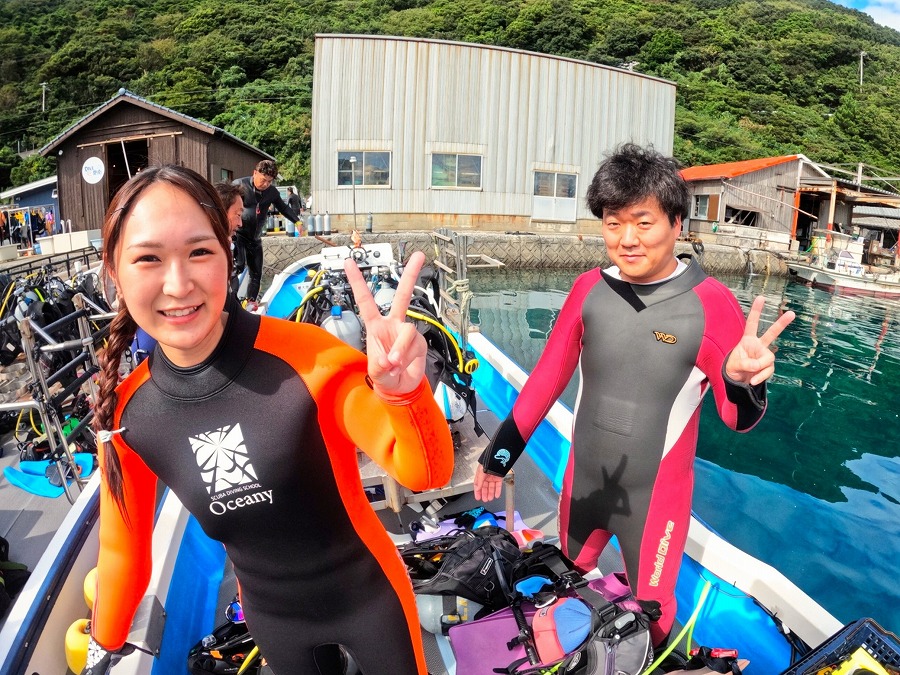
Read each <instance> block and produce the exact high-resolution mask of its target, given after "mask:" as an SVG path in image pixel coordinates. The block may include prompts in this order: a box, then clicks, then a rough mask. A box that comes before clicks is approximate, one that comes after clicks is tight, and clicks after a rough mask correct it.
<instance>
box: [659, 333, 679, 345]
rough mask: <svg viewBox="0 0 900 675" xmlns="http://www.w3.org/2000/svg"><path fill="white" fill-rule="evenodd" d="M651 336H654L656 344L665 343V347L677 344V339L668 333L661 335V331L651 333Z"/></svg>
mask: <svg viewBox="0 0 900 675" xmlns="http://www.w3.org/2000/svg"><path fill="white" fill-rule="evenodd" d="M653 335H655V336H656V340H657V342H665V343H666V344H667V345H674V344H675V343H676V342H678V338H677V337H675V336H674V335H671V334H669V333H663V332H662V331H661V330H655V331H653Z"/></svg>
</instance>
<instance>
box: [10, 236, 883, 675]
mask: <svg viewBox="0 0 900 675" xmlns="http://www.w3.org/2000/svg"><path fill="white" fill-rule="evenodd" d="M446 243H447V242H444V244H446ZM385 246H386V245H383V244H366V245H364V246H363V245H354V246H352V247H326V248H324V249H323V250H322V252H321V253H320V254H318V255H315V256H309V257H308V258H304V259H303V260H301V261H297V263H295V264H294V265H291V266H290V267H289V268H287V269H286V270H285V271H284V272H282V273H281V274H279V275H278V277H276V279H275V280H274V281H273V283H272V286H271V287H270V289H269V291H268V292H267V293H266V294H265V295H264V297H263V300H262V302H261V306H262V308H263V311H268V312H269V313H271V314H273V315H276V316H281V317H282V318H285V319H289V320H298V319H299V320H303V317H304V315H306V316H307V318H311V317H313V316H314V315H315V314H316V313H318V312H320V311H322V310H323V309H325V308H327V309H328V312H327V317H329V318H332V319H333V321H332V322H330V323H327V322H325V321H324V320H323V321H322V323H324V324H325V325H324V327H325V328H326V329H330V330H332V331H333V332H334V333H335V334H338V335H341V336H343V337H344V338H346V339H347V340H348V341H356V340H358V339H359V338H360V335H359V334H358V333H357V329H358V328H359V327H358V325H357V324H356V323H355V322H354V319H353V318H350V317H349V314H351V313H352V301H351V300H350V299H349V297H348V296H347V293H348V290H347V288H346V287H345V285H344V283H343V282H344V281H345V280H343V281H342V280H341V274H342V273H341V271H340V270H341V269H342V267H343V261H344V259H345V258H347V257H351V258H353V259H355V260H356V261H357V263H358V264H359V265H360V267H361V268H362V269H363V270H364V273H365V274H366V276H367V278H368V280H369V283H370V285H371V286H372V288H373V292H374V295H375V297H376V301H377V302H379V303H381V304H384V306H388V305H389V304H390V295H391V288H392V286H393V285H394V284H395V283H396V279H397V278H398V276H399V271H400V270H401V268H402V260H403V255H402V254H399V253H398V254H397V255H395V254H394V252H393V251H392V250H391V249H390V246H387V247H385ZM446 248H448V247H447V246H444V245H441V246H439V247H438V249H439V250H438V255H437V256H436V257H435V266H436V268H437V269H438V270H439V271H441V273H442V274H439V275H438V276H439V277H444V276H446V275H449V276H450V277H451V279H452V281H453V282H454V283H451V284H450V286H452V287H453V288H455V289H457V290H459V289H460V288H462V289H465V285H464V284H460V283H458V282H459V281H460V280H461V279H462V278H464V276H465V275H464V272H465V265H464V261H465V260H466V255H465V245H464V242H463V241H461V240H460V239H456V238H451V239H450V246H449V248H453V249H455V253H456V255H455V258H456V260H457V262H459V263H460V264H459V265H458V266H454V265H452V264H448V259H447V258H446V256H445V255H444V253H443V251H444V249H446ZM460 252H462V254H461V255H460ZM445 268H446V269H445ZM445 282H446V279H443V278H441V279H439V280H437V281H435V282H434V284H433V285H432V281H431V278H430V277H428V276H426V277H423V280H422V283H420V285H419V288H418V292H419V293H420V294H421V295H422V296H423V302H422V304H421V305H416V304H415V303H414V304H413V305H412V306H411V308H412V309H411V311H412V312H413V313H414V314H418V315H419V316H428V318H431V316H430V315H428V314H427V311H426V309H425V308H426V307H427V306H428V305H427V303H436V304H437V307H438V311H437V314H438V316H439V319H438V323H440V324H441V327H440V328H438V327H436V326H433V325H432V324H431V323H429V322H428V321H425V320H424V319H421V318H418V317H416V316H413V317H412V318H413V320H416V321H419V322H422V323H423V324H425V325H427V326H429V327H431V328H434V329H435V331H436V332H437V334H438V335H440V336H443V338H447V336H448V335H450V336H452V340H450V339H449V338H448V339H447V342H446V344H445V348H444V351H445V352H446V353H448V354H450V355H451V358H449V359H448V361H449V362H450V367H448V368H446V369H445V371H446V372H445V373H444V374H443V375H442V376H440V377H438V380H440V381H442V382H444V388H443V390H441V389H440V388H439V387H435V389H436V392H437V393H436V396H437V398H438V401H439V402H443V403H444V404H445V413H446V414H447V417H448V421H449V422H450V423H451V425H456V427H455V429H456V430H457V431H458V433H459V434H461V435H463V436H465V438H464V439H463V440H462V441H461V442H460V443H459V453H460V454H458V455H457V473H456V474H455V475H454V479H453V481H451V485H448V486H447V487H446V488H444V489H441V490H435V491H429V492H428V493H409V492H404V491H397V492H396V493H395V494H393V495H391V492H392V490H393V488H392V487H391V486H389V485H387V484H385V483H384V481H383V477H381V476H378V475H376V474H372V475H370V476H369V477H368V478H367V477H366V473H365V472H366V467H361V473H362V474H363V480H364V485H371V486H373V498H372V500H371V502H372V505H373V508H376V509H380V510H379V514H380V515H383V516H384V517H383V518H382V520H383V522H385V524H386V527H387V528H388V530H389V531H390V532H391V533H392V535H393V536H394V538H395V540H396V541H397V543H398V544H403V543H405V542H407V541H409V540H410V536H409V529H408V527H407V526H408V524H409V522H412V520H414V519H415V518H417V517H419V516H420V515H421V514H422V513H423V510H424V511H426V512H427V508H425V506H426V505H427V506H428V507H429V508H431V509H432V511H431V512H429V513H428V515H429V517H432V518H435V517H438V516H439V515H440V511H439V510H435V509H437V508H439V507H436V506H435V505H439V504H441V503H442V502H444V501H446V500H447V499H448V498H449V497H451V496H454V497H455V500H454V501H452V502H450V504H449V505H448V506H446V507H445V508H448V509H450V510H458V509H460V508H465V507H466V500H471V499H473V498H472V496H471V494H470V490H471V479H472V469H473V461H474V457H475V456H477V454H479V452H480V448H483V447H484V443H485V442H486V440H485V437H486V436H487V435H488V434H489V433H490V432H491V431H492V430H493V429H494V428H495V427H496V425H497V424H498V421H499V420H500V419H503V418H504V417H505V416H506V415H507V414H508V412H509V410H510V409H511V406H512V403H513V401H514V400H515V397H516V393H517V391H519V390H520V389H521V387H522V385H523V384H524V382H525V379H526V378H527V374H526V373H525V371H524V370H523V369H522V368H521V367H519V366H518V365H517V364H516V363H514V362H513V361H512V360H511V359H510V358H509V357H508V356H507V355H506V354H504V353H503V351H502V350H501V349H500V348H499V347H497V346H496V345H495V344H494V343H492V342H491V341H490V339H489V336H485V335H482V334H480V333H479V332H477V330H474V329H473V330H469V329H468V327H467V326H466V324H465V321H463V329H464V330H463V332H462V333H461V332H460V331H459V328H460V326H459V319H460V309H462V310H463V311H462V314H463V315H464V314H465V313H466V311H465V310H466V303H465V299H464V297H460V296H459V295H457V296H456V297H455V298H454V297H451V296H453V293H451V292H448V286H447V285H446V283H445ZM462 295H463V296H464V295H465V290H463V291H462ZM445 299H446V300H447V302H445ZM454 301H455V302H454ZM448 303H449V305H450V306H449V307H447V306H446V305H447V304H448ZM334 307H337V309H331V308H334ZM454 313H455V319H453V318H450V319H448V317H453V315H454ZM345 314H348V316H345ZM345 320H348V323H347V324H341V325H339V326H335V325H333V324H336V323H337V322H339V321H345ZM424 329H425V326H424V325H423V330H424ZM443 338H442V339H443ZM447 373H449V376H448V375H447ZM461 374H463V375H470V376H471V377H470V379H467V378H465V377H461ZM467 388H471V389H473V390H474V392H475V395H476V397H477V404H476V403H475V402H474V401H471V400H469V399H467V394H466V393H465V390H466V389H467ZM476 410H477V413H478V421H477V422H476V423H474V424H473V423H472V420H473V419H474V413H475V411H476ZM481 427H484V429H485V430H486V431H487V432H488V434H485V435H484V436H479V435H478V434H477V431H476V429H480V428H481ZM571 429H572V413H571V411H569V410H568V409H567V408H566V407H565V406H563V405H562V404H560V403H556V404H555V405H554V406H553V408H552V409H551V411H550V413H549V414H548V416H547V418H546V419H545V420H544V422H543V423H542V424H541V425H540V427H539V429H538V430H537V431H536V433H535V434H534V436H533V438H532V439H531V441H530V443H529V446H528V451H527V454H526V456H524V457H523V458H522V459H521V460H520V461H519V462H518V463H517V465H516V476H515V479H514V480H515V482H516V483H517V485H518V486H519V489H518V490H516V491H515V493H514V500H515V509H516V510H517V511H518V512H519V514H520V517H521V519H522V520H523V521H524V522H525V523H527V524H528V525H529V526H531V527H535V528H540V529H542V530H543V531H544V534H545V536H548V537H552V536H553V535H555V534H556V533H555V532H554V527H555V525H554V522H555V513H554V512H555V508H556V499H555V498H556V493H557V491H558V490H559V488H560V485H561V482H562V476H563V471H564V465H563V461H564V458H565V457H566V455H567V447H568V444H569V443H570V442H571V437H570V431H571ZM366 481H370V482H369V483H367V482H366ZM379 484H380V486H381V487H382V488H384V490H383V492H379V491H378V490H375V489H374V488H375V487H378V486H379ZM523 486H527V489H522V487H523ZM98 487H99V483H98V479H97V477H94V478H93V479H92V480H91V481H90V482H89V483H88V484H87V486H86V488H85V490H84V491H83V492H82V494H81V495H80V497H79V498H78V499H77V501H76V502H75V504H74V506H73V508H72V509H71V510H70V511H69V513H68V514H67V516H66V518H65V520H64V522H63V523H62V525H61V527H60V528H59V531H58V532H57V534H56V535H55V536H54V538H53V540H52V541H51V543H50V546H49V547H48V549H47V551H46V553H45V555H44V556H43V558H42V559H41V560H40V562H39V563H38V565H37V566H36V567H35V569H34V572H33V574H32V577H31V579H30V580H29V582H28V584H27V585H26V587H25V589H24V590H23V592H22V593H21V595H20V596H19V598H18V600H17V602H16V603H15V605H14V606H13V608H12V610H11V612H10V613H9V615H8V616H7V619H6V621H5V623H4V624H3V626H2V630H0V675H32V674H34V673H39V674H41V675H44V674H49V673H63V672H66V670H67V667H68V664H67V662H66V651H65V649H64V643H65V641H66V635H67V631H68V632H69V633H70V635H71V631H72V630H75V632H76V633H77V631H78V630H80V629H81V630H82V634H83V627H84V621H85V620H86V619H87V618H88V616H89V610H88V606H87V603H86V602H85V598H84V579H85V578H86V576H87V575H88V573H89V572H90V570H91V568H92V567H93V565H94V564H95V562H96V558H97V551H98V548H99V544H98V540H97V528H98V522H97V519H98V511H99V506H98ZM501 508H502V507H501ZM407 521H409V522H407ZM153 550H154V571H153V577H152V580H151V584H150V586H149V588H148V590H147V594H146V596H145V598H144V601H143V603H142V604H141V608H140V609H139V612H138V616H137V618H136V620H135V622H134V625H133V630H132V633H131V635H130V636H129V641H130V642H133V643H135V644H138V645H141V646H143V647H145V648H147V650H148V652H149V653H143V652H135V653H133V654H131V655H129V656H128V657H126V658H124V659H123V660H122V661H121V662H120V663H119V664H118V665H117V666H116V668H115V672H116V674H117V675H125V674H134V675H148V674H152V675H163V674H164V675H172V674H175V673H185V672H187V666H186V656H187V654H188V651H189V650H190V648H191V647H192V646H193V645H194V644H195V643H196V642H197V641H198V640H200V639H201V638H202V637H203V636H205V635H208V634H209V633H211V631H212V630H213V628H214V627H215V626H216V625H218V624H219V623H220V622H221V619H222V609H223V606H224V605H227V601H228V600H230V596H231V594H233V592H234V591H233V589H234V586H233V583H230V582H229V580H228V575H227V569H228V566H227V563H226V560H225V555H224V551H223V549H222V547H221V545H219V544H218V543H217V542H214V541H212V540H210V539H209V538H207V537H206V535H205V534H204V533H203V532H202V530H201V529H200V527H199V526H198V525H197V523H196V521H195V520H194V519H193V518H192V517H191V516H190V515H189V514H188V513H187V512H186V510H185V509H184V507H183V506H182V505H181V504H180V502H179V501H178V499H177V498H176V497H175V495H173V494H171V493H170V492H168V491H166V492H165V493H164V494H163V495H162V496H161V498H160V503H159V508H158V513H157V519H156V526H155V529H154V540H153ZM232 581H233V579H232ZM676 593H677V598H678V604H679V612H678V617H677V621H678V623H679V624H680V625H682V626H687V625H690V626H692V630H693V641H694V642H695V643H697V644H703V645H710V646H721V647H728V648H732V649H736V650H738V652H739V654H740V655H741V657H742V658H747V659H749V661H750V665H749V666H748V667H747V669H746V670H745V671H744V672H746V673H749V674H750V675H774V674H776V673H791V675H793V673H797V674H798V675H800V674H801V673H803V674H805V673H808V672H818V671H808V670H801V669H797V666H796V662H797V661H798V659H800V658H801V656H802V655H803V653H804V652H805V651H807V647H816V646H818V645H822V647H820V649H826V650H828V655H827V656H828V658H832V659H834V658H837V655H838V654H840V655H841V658H843V654H842V653H841V652H840V650H841V649H844V650H846V649H847V646H846V645H845V642H847V640H844V639H843V638H842V637H841V636H842V635H844V634H845V633H847V631H848V630H850V628H852V627H844V626H843V625H842V624H841V623H840V622H839V621H838V620H837V619H836V618H835V617H834V616H832V615H831V614H829V613H828V612H827V611H826V610H825V609H823V608H822V607H821V606H820V605H819V604H818V603H816V602H815V601H814V600H813V599H812V598H810V597H809V596H808V595H807V594H805V593H804V592H803V591H802V590H800V589H799V588H798V587H797V586H796V585H795V584H793V583H792V582H791V581H790V580H788V579H787V578H785V577H784V576H783V575H782V574H780V573H779V572H778V571H777V570H775V569H773V568H772V567H771V566H769V565H766V564H764V563H762V562H760V561H759V560H757V559H755V558H753V557H751V556H749V555H748V554H746V553H744V552H742V551H740V550H738V549H737V548H735V547H734V546H732V545H730V544H729V543H728V542H727V541H726V539H725V538H723V537H722V536H720V534H719V533H716V532H714V531H712V530H711V529H710V528H709V527H708V526H706V525H705V524H704V523H703V522H701V521H700V520H699V519H697V518H693V519H692V522H691V526H690V531H689V535H688V543H687V549H686V552H685V556H684V561H683V566H682V572H681V574H680V577H679V580H678V587H677V591H676ZM694 615H696V616H695V618H693V619H692V616H694ZM697 617H699V618H697ZM866 625H867V626H868V625H869V624H866ZM73 627H74V628H73ZM854 630H857V629H854ZM842 631H843V633H842ZM857 632H858V630H857ZM857 632H854V633H853V635H857ZM847 635H849V633H847ZM75 637H76V638H78V636H77V635H76V636H75ZM891 637H892V636H890V635H888V636H887V637H886V638H885V641H886V643H887V644H888V649H887V652H888V655H887V656H886V657H882V658H886V659H889V660H887V661H884V663H888V664H890V665H891V666H892V667H894V668H895V669H896V668H897V667H900V651H896V650H893V645H894V644H895V641H896V639H895V638H894V642H891ZM423 638H424V639H425V641H426V652H427V654H428V659H429V670H430V672H432V673H433V674H434V675H445V674H446V675H454V674H456V673H457V670H456V661H455V658H454V655H453V651H452V648H451V645H450V644H449V642H448V640H447V638H446V637H445V636H443V635H440V634H438V635H434V634H432V633H430V632H427V631H423ZM836 641H837V642H836ZM816 653H817V652H816V651H813V652H810V653H809V654H807V655H806V656H805V657H803V660H802V661H800V663H801V664H803V663H807V662H809V659H810V654H813V655H814V654H816ZM792 664H794V665H792ZM348 672H350V671H348ZM458 675H466V674H465V673H462V672H460V673H458Z"/></svg>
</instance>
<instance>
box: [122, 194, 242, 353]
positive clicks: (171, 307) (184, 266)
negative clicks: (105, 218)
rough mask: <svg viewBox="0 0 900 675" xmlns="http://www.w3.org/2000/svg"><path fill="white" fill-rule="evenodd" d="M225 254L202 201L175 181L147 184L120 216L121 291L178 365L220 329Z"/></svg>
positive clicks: (207, 349)
mask: <svg viewBox="0 0 900 675" xmlns="http://www.w3.org/2000/svg"><path fill="white" fill-rule="evenodd" d="M228 255H229V253H227V252H226V251H225V250H224V249H223V248H222V246H221V244H220V243H219V240H218V239H217V238H216V234H215V232H214V231H213V226H212V223H211V222H210V219H209V216H208V214H207V211H206V209H205V208H204V207H202V206H200V204H198V203H197V201H196V200H194V199H193V198H191V197H190V196H189V195H188V194H187V193H186V192H184V191H183V190H181V189H179V188H177V187H175V186H173V185H170V184H167V183H157V184H154V185H151V186H150V187H149V188H147V190H146V191H145V192H144V193H143V194H142V195H141V196H140V198H139V199H138V200H137V202H136V203H135V205H134V207H133V208H132V210H131V213H129V214H128V216H127V217H126V218H125V221H124V224H123V230H122V235H121V240H120V241H119V244H118V246H117V248H116V256H115V272H114V274H113V276H114V278H115V280H116V286H117V289H118V292H119V296H120V297H124V300H125V304H126V306H127V307H128V311H129V312H130V314H131V316H132V318H133V319H134V321H135V322H136V323H137V325H138V326H140V327H141V328H143V329H144V330H145V331H146V332H147V333H149V334H150V336H152V337H153V338H155V339H156V340H157V341H158V342H159V344H160V346H161V347H162V350H163V352H164V353H165V355H166V356H167V357H168V358H169V360H171V361H172V362H173V363H174V364H175V365H178V366H192V365H196V364H197V363H200V362H201V361H203V360H204V359H205V358H206V357H207V356H209V355H210V354H211V353H212V351H213V349H215V346H216V345H217V344H218V342H219V338H220V337H221V336H222V332H223V330H224V320H223V314H222V312H223V309H224V307H225V299H226V293H227V280H228Z"/></svg>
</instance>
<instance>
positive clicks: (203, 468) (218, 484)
mask: <svg viewBox="0 0 900 675" xmlns="http://www.w3.org/2000/svg"><path fill="white" fill-rule="evenodd" d="M189 440H190V442H191V448H192V449H193V451H194V459H196V460H197V466H199V467H200V475H201V476H202V477H203V480H205V481H206V483H207V485H206V489H207V491H208V492H209V494H216V493H219V492H224V491H225V490H228V489H229V488H234V487H238V486H239V485H246V484H247V483H253V482H256V480H257V478H256V471H255V470H254V469H253V465H252V464H251V463H250V458H249V457H248V456H247V446H246V445H244V434H243V433H241V425H240V424H235V425H232V426H227V427H222V428H221V429H216V430H215V431H209V432H207V433H205V434H200V435H199V436H191V437H190V439H189Z"/></svg>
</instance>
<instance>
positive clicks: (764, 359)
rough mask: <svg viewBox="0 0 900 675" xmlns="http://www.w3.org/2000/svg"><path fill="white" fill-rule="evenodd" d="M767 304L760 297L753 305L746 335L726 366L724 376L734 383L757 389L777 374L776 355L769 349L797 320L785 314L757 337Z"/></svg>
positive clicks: (792, 314)
mask: <svg viewBox="0 0 900 675" xmlns="http://www.w3.org/2000/svg"><path fill="white" fill-rule="evenodd" d="M765 304H766V299H765V298H764V297H763V296H761V295H760V296H758V297H757V298H756V299H755V300H754V301H753V306H752V307H750V313H749V314H747V325H746V326H744V335H743V337H741V341H740V342H738V343H737V346H736V347H735V348H734V349H733V350H731V354H729V356H728V361H727V362H726V363H725V374H726V375H728V377H730V378H731V379H732V380H734V381H735V382H743V383H744V384H750V385H757V384H760V383H761V382H765V381H766V380H768V379H769V378H770V377H772V373H774V372H775V352H773V351H772V350H771V349H769V345H771V344H772V341H773V340H775V338H777V337H778V336H779V335H780V334H781V331H783V330H784V329H785V328H787V327H788V325H789V324H790V323H791V321H793V320H794V316H795V314H794V313H793V312H785V313H784V314H782V315H781V316H780V317H778V320H777V321H775V323H773V324H772V325H771V326H769V328H768V330H767V331H766V332H765V333H763V334H762V335H760V336H758V337H757V335H756V334H757V332H758V331H759V319H760V316H762V310H763V307H764V306H765Z"/></svg>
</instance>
